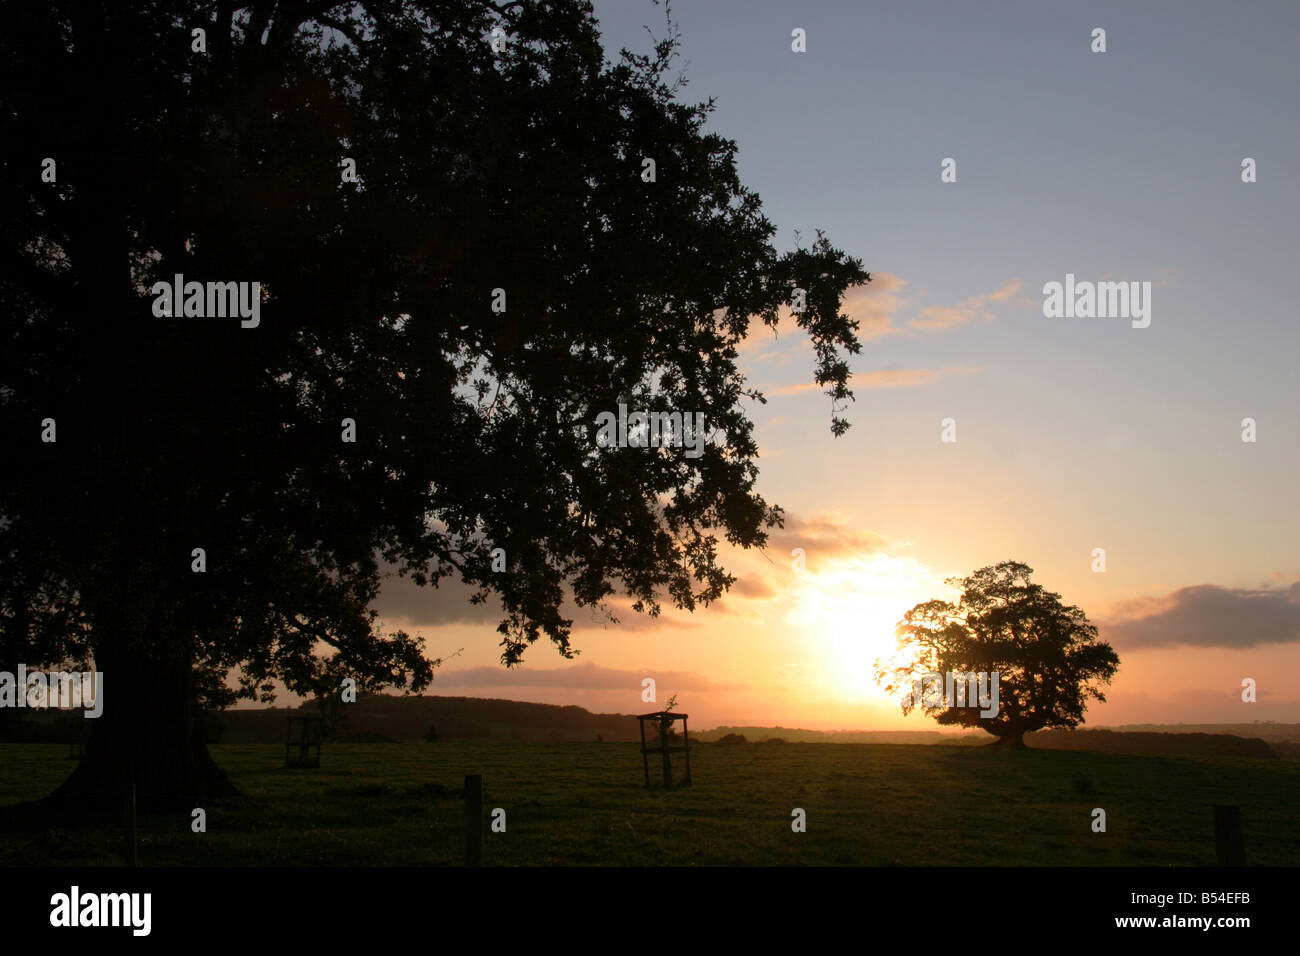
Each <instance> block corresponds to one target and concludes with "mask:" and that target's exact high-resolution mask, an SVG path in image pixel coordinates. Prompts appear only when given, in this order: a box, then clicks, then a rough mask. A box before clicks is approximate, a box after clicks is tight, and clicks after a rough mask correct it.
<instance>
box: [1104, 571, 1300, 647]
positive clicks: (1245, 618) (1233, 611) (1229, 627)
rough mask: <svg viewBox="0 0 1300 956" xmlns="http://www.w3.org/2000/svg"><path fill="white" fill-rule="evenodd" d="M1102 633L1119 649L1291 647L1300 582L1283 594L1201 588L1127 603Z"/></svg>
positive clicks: (1299, 620) (1298, 627)
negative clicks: (1280, 645)
mask: <svg viewBox="0 0 1300 956" xmlns="http://www.w3.org/2000/svg"><path fill="white" fill-rule="evenodd" d="M1100 629H1101V631H1102V634H1103V636H1104V637H1105V638H1106V639H1107V640H1108V641H1110V642H1111V643H1112V644H1114V645H1115V646H1116V647H1132V648H1139V647H1167V646H1172V645H1188V646H1193V647H1224V648H1244V647H1256V646H1258V645H1261V644H1289V643H1292V642H1297V641H1300V582H1298V583H1295V584H1292V585H1291V586H1290V587H1289V588H1286V589H1283V590H1269V589H1260V590H1251V589H1247V588H1223V587H1219V586H1217V585H1214V584H1200V585H1196V586H1194V587H1187V588H1180V589H1179V590H1177V591H1173V592H1171V593H1169V594H1167V595H1165V596H1164V597H1154V598H1137V599H1134V600H1131V601H1124V602H1121V603H1120V604H1118V605H1116V607H1115V609H1114V611H1113V616H1112V618H1111V619H1108V620H1107V621H1106V622H1105V623H1103V624H1101V625H1100Z"/></svg>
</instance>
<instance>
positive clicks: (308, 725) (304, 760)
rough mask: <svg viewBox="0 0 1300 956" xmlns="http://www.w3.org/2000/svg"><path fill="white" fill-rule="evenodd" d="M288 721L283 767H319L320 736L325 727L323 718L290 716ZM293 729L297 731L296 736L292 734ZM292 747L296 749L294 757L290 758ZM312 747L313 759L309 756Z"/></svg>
mask: <svg viewBox="0 0 1300 956" xmlns="http://www.w3.org/2000/svg"><path fill="white" fill-rule="evenodd" d="M288 721H289V725H288V736H287V737H286V738H285V741H284V765H285V766H286V767H319V766H320V745H321V736H322V734H323V732H324V725H325V720H324V718H322V717H313V716H294V715H292V714H291V715H289V717H288ZM295 727H297V729H298V733H297V736H295V735H294V732H293V731H294V728H295ZM294 747H297V748H298V755H297V756H296V757H294V756H292V752H293V748H294ZM313 747H314V748H316V755H315V756H314V757H313V756H312V754H311V750H312V748H313Z"/></svg>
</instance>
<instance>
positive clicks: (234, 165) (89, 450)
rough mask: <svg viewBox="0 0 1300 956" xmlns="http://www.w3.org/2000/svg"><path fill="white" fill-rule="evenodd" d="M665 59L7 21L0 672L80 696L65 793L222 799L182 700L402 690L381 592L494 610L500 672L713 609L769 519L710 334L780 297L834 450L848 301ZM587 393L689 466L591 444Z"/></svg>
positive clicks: (330, 26) (250, 31) (556, 17)
mask: <svg viewBox="0 0 1300 956" xmlns="http://www.w3.org/2000/svg"><path fill="white" fill-rule="evenodd" d="M197 28H203V29H204V30H205V31H206V48H205V49H204V50H201V51H199V50H196V49H194V44H195V42H196V41H193V40H192V38H191V31H192V30H195V29H197ZM494 30H497V31H499V39H500V38H503V39H504V42H493V38H492V34H493V31H494ZM676 47H677V38H676V36H675V34H672V33H671V32H670V35H669V36H668V37H666V38H665V39H663V40H661V41H659V42H657V44H656V45H655V47H654V50H653V52H652V53H649V54H634V53H625V54H624V55H623V56H622V57H621V58H619V59H618V60H617V61H616V62H613V63H611V62H610V61H609V60H607V59H606V57H605V55H604V51H603V48H602V45H601V42H600V35H599V31H598V25H597V23H596V20H595V17H594V13H593V11H592V7H591V4H590V3H588V2H586V0H519V2H510V3H494V2H487V0H457V2H449V0H423V2H421V0H414V2H407V0H402V2H399V0H359V2H341V3H331V2H329V0H324V2H317V3H306V2H301V3H298V2H295V3H289V2H285V3H256V4H251V5H250V4H238V3H212V2H209V0H158V2H153V3H147V4H137V3H118V2H109V0H75V2H74V0H49V2H42V3H25V4H17V5H11V6H10V7H6V11H5V16H4V19H3V29H0V141H3V142H4V144H5V148H4V150H3V155H2V156H0V174H2V178H3V181H4V184H5V185H4V188H3V190H0V217H2V218H3V222H4V224H5V228H4V230H3V238H2V239H0V440H2V441H3V445H2V447H3V448H4V451H5V456H6V458H5V468H4V475H3V479H2V481H0V565H3V569H4V570H8V569H10V568H12V567H15V566H17V567H19V568H21V569H23V573H22V574H20V575H18V576H16V577H14V578H12V579H8V580H6V581H4V582H3V583H2V584H0V602H2V603H3V607H2V608H0V617H3V618H4V626H3V633H4V638H5V642H6V646H5V649H4V657H5V658H6V659H11V658H12V659H17V660H24V661H26V662H27V663H29V664H35V663H38V660H37V658H42V657H45V656H48V657H51V658H57V657H64V656H68V657H81V656H88V655H93V657H94V660H95V663H96V666H97V667H98V668H99V669H101V670H103V671H104V672H105V674H106V677H107V681H106V688H107V689H106V707H105V712H104V716H103V717H102V718H101V719H99V720H97V721H95V727H94V731H93V737H92V739H91V741H90V744H89V746H88V748H87V753H86V758H85V760H83V761H82V762H81V764H80V765H79V766H78V767H77V769H76V771H75V772H74V773H73V775H72V776H71V777H70V778H69V780H68V781H67V782H66V783H65V784H64V785H63V786H62V787H61V788H60V794H61V795H63V796H67V797H71V798H81V797H85V796H97V795H105V794H119V793H120V792H121V787H122V785H123V783H124V781H125V780H127V779H128V778H131V779H134V780H135V781H136V783H137V785H138V788H139V792H140V793H141V795H142V802H144V803H147V802H148V799H151V798H146V797H145V796H144V795H152V794H169V795H172V797H171V798H170V799H171V800H173V801H174V802H175V803H176V804H177V805H179V806H182V807H186V806H192V805H193V804H192V802H191V801H192V800H193V799H194V798H195V797H199V796H202V795H205V794H206V795H214V794H218V795H219V794H221V793H227V792H230V791H231V789H232V788H231V787H230V785H229V782H228V780H227V779H226V777H225V776H224V774H222V773H221V771H220V769H219V768H218V767H217V766H216V764H215V763H214V762H213V761H212V759H211V757H210V756H209V754H208V751H207V749H206V747H205V746H204V745H203V742H202V740H201V738H200V737H199V735H198V734H197V732H196V726H195V721H194V718H193V711H192V708H193V707H194V705H195V703H196V702H197V703H215V704H224V703H228V702H230V700H232V699H233V698H234V697H236V696H239V697H244V698H250V699H261V700H268V699H270V698H271V696H272V693H273V690H274V688H275V686H276V684H277V682H278V683H281V684H283V685H284V686H287V687H288V688H289V689H290V690H292V691H294V692H296V693H299V694H302V695H304V696H316V695H318V694H320V693H332V692H334V690H335V689H336V688H337V686H338V677H339V675H340V674H347V675H349V676H352V677H353V678H355V679H356V681H357V690H358V692H360V691H367V692H372V691H375V690H378V689H380V688H384V687H398V688H401V689H403V690H407V691H419V690H421V689H423V688H424V687H426V686H427V685H428V684H429V682H430V681H431V679H432V674H433V668H434V665H436V663H437V661H430V660H428V659H427V658H426V657H425V656H424V653H423V648H422V643H421V641H420V640H418V639H417V638H415V637H413V636H411V635H408V634H406V633H404V632H402V631H391V632H384V631H381V630H380V629H379V626H378V623H377V619H376V615H375V613H374V609H373V602H374V599H375V598H376V596H377V594H378V593H379V590H380V585H381V581H382V578H383V576H384V574H385V573H386V572H387V571H388V570H389V569H395V570H396V571H397V573H401V574H405V575H409V576H410V578H411V579H412V580H413V581H414V582H415V583H416V584H418V585H428V584H436V583H437V582H439V581H440V580H443V579H445V578H448V577H453V578H458V579H459V580H460V581H461V582H463V583H465V584H466V585H468V586H469V587H470V589H471V592H472V593H473V595H474V598H473V599H474V600H475V601H478V602H481V601H484V600H486V599H487V598H488V597H489V596H490V595H493V594H494V595H495V596H496V597H497V598H499V600H500V602H501V604H502V606H503V616H502V619H501V623H500V625H499V627H498V631H499V633H500V635H501V646H502V660H503V662H504V663H505V664H507V665H513V664H515V663H518V662H519V661H520V660H521V658H522V656H523V653H524V651H525V649H526V648H527V647H529V646H530V645H531V644H533V643H534V642H536V641H537V640H539V639H540V638H542V637H545V638H547V639H548V640H549V641H551V642H552V643H553V644H554V646H555V648H556V649H557V650H558V651H559V653H560V654H561V655H562V656H564V657H566V658H567V657H571V656H572V655H573V651H572V649H571V647H570V627H571V623H572V622H571V621H570V620H569V619H567V618H566V617H564V616H563V614H562V613H561V609H562V606H563V603H564V602H565V601H566V600H567V599H570V598H572V599H573V600H575V601H576V603H577V604H578V605H580V606H603V605H604V602H605V600H606V599H607V598H608V597H610V596H611V595H614V594H618V593H624V594H626V595H627V596H628V597H629V598H630V599H631V601H632V607H633V608H634V609H635V610H636V611H637V612H647V613H650V614H656V613H658V611H659V609H660V601H661V600H671V601H672V602H673V604H675V605H676V606H678V607H681V608H684V609H687V610H694V609H695V608H696V607H697V606H700V605H703V604H708V603H709V602H711V601H714V600H716V599H717V598H718V597H720V596H721V595H722V594H723V593H724V592H725V591H726V590H727V589H728V588H729V587H730V585H731V584H732V583H733V582H734V577H733V576H732V575H730V574H729V573H727V571H726V570H725V569H724V568H723V567H721V566H720V565H719V563H718V548H717V545H718V543H719V540H722V539H725V540H726V541H727V542H728V543H729V544H731V545H735V546H740V547H752V546H761V545H763V544H764V543H765V541H766V538H767V532H766V529H768V528H771V527H775V526H779V525H780V524H781V521H782V513H781V510H780V509H779V508H777V507H774V506H772V505H769V504H768V503H767V502H766V501H765V500H764V499H763V498H762V497H761V496H759V495H758V494H757V493H756V492H755V490H754V488H755V482H756V480H757V477H758V469H757V454H758V448H757V444H756V442H755V440H754V435H753V423H752V421H751V420H750V418H749V410H748V407H747V403H748V402H758V401H762V396H761V395H760V394H758V393H757V392H755V391H754V390H753V388H752V387H751V386H749V385H748V384H747V383H746V381H745V378H744V376H743V374H742V373H741V372H740V371H739V369H738V368H737V358H738V355H739V352H738V346H739V345H740V343H741V342H742V341H743V340H744V339H745V338H746V337H747V336H748V335H750V334H751V331H754V330H758V329H762V330H764V331H769V330H770V329H771V328H774V327H775V326H776V325H777V324H778V322H779V320H780V318H781V314H782V312H784V311H788V310H790V309H791V308H792V307H793V305H794V304H795V303H796V302H800V303H802V308H800V309H799V311H797V312H796V313H795V314H794V316H793V321H794V322H795V324H797V326H798V327H799V328H800V329H802V330H804V331H805V332H806V333H807V334H808V336H809V338H810V341H811V344H812V349H813V353H814V357H815V368H814V369H813V377H814V379H815V381H816V382H817V383H818V384H819V385H821V386H823V387H824V388H825V390H826V392H827V394H828V396H829V398H830V400H831V415H830V428H831V430H832V432H834V433H835V434H840V433H842V432H843V430H844V429H845V428H847V427H848V425H847V422H845V421H844V420H843V419H842V417H841V416H840V411H841V410H842V407H843V403H844V402H845V400H847V399H849V398H851V397H852V393H851V392H849V390H848V388H847V386H846V383H847V380H848V375H849V367H848V363H847V358H848V356H849V355H850V354H856V353H858V352H859V351H860V345H859V342H858V338H857V334H856V332H857V328H858V325H857V323H856V322H855V321H853V320H851V319H850V318H849V317H848V316H846V315H844V314H843V313H842V312H841V311H840V304H841V302H842V299H843V296H844V294H845V292H846V291H847V290H848V289H849V288H850V287H852V286H854V285H857V284H860V283H863V282H865V281H867V280H868V279H869V276H868V275H867V273H866V272H865V271H864V270H863V268H862V263H861V262H860V261H859V260H857V259H854V258H851V257H849V256H847V255H845V254H844V253H843V252H841V251H839V250H838V249H836V248H834V247H833V246H832V245H831V244H830V242H829V241H827V240H826V239H825V237H823V236H821V235H820V234H819V235H818V238H817V240H816V241H815V242H814V243H812V244H811V246H809V247H803V246H801V245H800V246H799V247H798V248H796V249H794V250H791V251H786V252H779V251H778V250H777V249H776V248H775V247H774V246H773V244H772V237H773V235H774V233H775V229H774V227H773V226H772V224H771V223H770V222H769V221H768V220H767V218H766V217H765V216H764V215H763V213H762V209H761V203H760V201H759V197H758V196H757V195H756V194H755V193H754V192H753V191H751V190H749V189H747V188H746V187H745V186H744V185H743V184H742V183H741V181H740V177H739V174H738V171H737V163H736V152H737V150H736V145H735V143H733V142H731V141H729V140H727V139H725V138H723V137H722V136H719V135H717V134H716V133H714V132H711V131H707V130H706V129H705V125H706V122H707V120H708V116H709V113H710V111H711V104H710V103H702V104H695V105H692V104H687V103H682V102H680V101H679V100H678V98H677V93H678V91H679V84H678V83H677V82H675V80H674V78H673V76H672V73H671V69H672V62H673V60H674V57H675V53H676ZM47 158H49V159H53V160H54V161H55V166H54V167H53V168H52V173H51V175H46V173H50V172H51V168H50V167H49V166H48V164H46V163H45V160H46V159H47ZM647 159H651V160H653V161H654V163H655V167H654V175H653V176H649V175H647V173H648V172H649V169H650V167H649V166H647V164H646V163H645V162H644V161H645V160H647ZM353 164H355V173H356V175H355V176H350V175H349V174H350V172H351V170H352V167H353ZM177 275H181V276H183V278H184V281H187V282H212V283H214V284H215V283H217V282H236V281H239V282H248V283H250V284H251V282H252V281H254V280H256V281H257V282H259V283H260V286H259V289H260V297H259V298H258V299H257V301H258V302H259V303H260V319H259V324H258V325H257V327H255V328H252V327H249V328H244V327H241V325H242V322H241V321H240V319H239V318H233V319H232V318H226V319H221V318H194V317H182V315H181V311H180V310H181V304H180V303H177V304H176V306H175V311H174V312H173V313H171V314H164V313H163V312H159V311H157V308H158V302H157V301H156V300H155V292H154V287H155V284H156V283H163V284H166V283H170V282H172V280H173V278H174V277H175V276H177ZM796 289H799V290H802V291H801V292H800V293H799V294H796V292H795V290H796ZM200 298H202V296H200ZM189 304H190V301H189V296H188V295H187V296H186V308H187V310H188V306H189ZM619 403H626V404H627V405H628V408H629V409H631V410H639V409H647V410H652V411H659V412H663V413H669V412H672V411H677V412H678V413H679V414H680V413H687V414H689V413H692V412H698V413H703V414H705V415H706V426H707V432H708V436H709V439H710V440H709V441H708V442H707V443H706V444H705V445H704V447H703V450H702V454H701V455H700V456H699V457H687V456H686V455H684V454H681V453H675V454H674V453H660V452H657V451H654V450H651V449H646V448H638V447H635V446H632V447H599V446H598V444H597V443H596V441H595V435H596V419H597V416H598V415H600V413H602V412H607V411H615V410H617V408H618V405H619ZM47 419H49V420H52V421H53V422H54V423H55V426H56V427H57V441H53V442H49V441H42V440H41V437H42V434H43V432H44V431H45V429H46V426H45V425H44V424H43V423H44V422H45V421H46V420H47ZM345 420H346V421H347V422H349V423H350V424H348V425H346V426H345V424H344V423H345ZM345 436H346V437H345ZM629 444H630V443H629ZM194 549H203V553H204V557H202V558H200V556H197V555H195V552H194ZM201 563H202V564H203V565H205V566H202V567H201ZM200 568H201V569H200ZM503 568H504V569H505V570H503ZM55 622H57V623H60V624H64V625H66V627H60V628H58V629H51V628H50V627H46V625H47V624H50V623H55ZM51 635H54V636H53V637H51ZM228 675H229V676H230V677H231V678H232V679H233V678H237V679H238V686H237V688H236V689H234V690H232V689H230V688H229V687H228V686H227V677H228ZM101 802H102V801H101ZM104 805H105V806H107V805H110V804H109V803H104Z"/></svg>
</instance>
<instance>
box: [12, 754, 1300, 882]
mask: <svg viewBox="0 0 1300 956" xmlns="http://www.w3.org/2000/svg"><path fill="white" fill-rule="evenodd" d="M211 749H212V753H213V755H214V757H215V759H216V760H217V762H218V763H219V764H221V766H222V767H224V768H225V769H226V770H227V772H228V773H229V774H230V775H231V777H232V779H233V780H234V782H235V784H236V785H237V786H238V787H239V788H240V789H241V790H242V791H243V792H244V794H245V795H246V799H244V800H238V801H233V802H229V803H226V804H224V805H213V806H210V807H206V808H205V810H206V811H207V832H206V833H194V832H191V828H190V817H189V816H188V815H186V816H183V817H181V816H156V815H148V816H142V817H141V818H140V822H139V831H140V840H139V856H140V864H141V865H142V866H176V865H179V866H283V865H291V866H293V865H303V866H367V865H415V866H448V865H461V863H462V862H463V853H464V802H463V798H462V792H461V791H462V788H463V785H464V777H465V775H466V774H468V773H481V774H483V776H484V792H485V797H484V810H485V817H487V818H489V820H490V816H491V814H492V811H493V809H494V808H498V807H499V808H502V809H504V810H505V825H506V831H505V832H504V833H494V832H491V830H490V828H488V827H486V826H485V829H486V830H487V832H486V833H485V837H484V841H485V851H484V854H485V862H486V864H487V865H497V866H533V865H565V864H567V865H609V866H662V865H672V866H691V865H701V866H718V865H743V866H754V865H780V866H825V865H832V866H833V865H902V866H936V865H938V866H971V865H975V866H980V865H993V866H1001V865H1005V866H1055V865H1082V866H1094V865H1095V866H1158V865H1170V866H1204V865H1213V864H1214V862H1215V857H1214V842H1213V822H1212V807H1213V805H1214V804H1216V803H1235V804H1238V805H1240V806H1241V808H1242V816H1243V819H1244V821H1245V835H1246V854H1247V861H1248V863H1249V864H1251V865H1266V866H1279V865H1296V864H1297V863H1300V823H1298V820H1300V813H1297V809H1296V802H1295V795H1296V794H1297V793H1300V762H1296V761H1283V760H1255V759H1247V758H1227V757H1204V758H1191V757H1155V756H1133V755H1127V754H1105V753H1093V752H1080V751H1063V750H1030V751H1025V752H1018V753H1008V752H1006V751H1002V750H998V749H989V748H983V747H951V746H905V745H883V744H882V745H873V744H796V743H787V744H746V745H736V746H728V745H721V744H700V745H697V746H696V747H695V748H693V751H692V771H693V783H692V785H691V786H687V787H679V788H675V789H673V790H671V791H665V790H663V789H662V788H646V787H645V786H644V785H643V783H644V777H643V772H642V765H641V755H640V751H639V746H638V745H637V744H623V743H556V744H542V743H537V744H519V743H500V742H490V743H489V742H462V741H457V742H449V743H436V744H422V743H403V744H334V745H329V744H327V745H326V746H325V748H324V752H323V755H322V761H321V765H320V767H318V768H314V769H286V768H285V767H284V766H283V763H284V750H283V747H278V746H274V745H257V746H239V745H220V744H218V745H214V746H213V747H212V748H211ZM652 759H653V758H652ZM73 766H74V764H73V761H72V760H70V759H69V758H68V751H67V748H66V746H57V745H49V746H46V745H34V744H3V745H0V768H3V771H2V772H0V805H5V804H11V803H16V802H19V801H22V800H30V799H34V798H37V797H40V796H42V795H44V794H46V793H49V792H50V791H51V790H52V789H53V788H54V787H56V786H57V785H58V784H59V782H60V781H61V780H62V779H63V778H64V777H66V776H67V774H69V773H70V772H71V770H72V768H73ZM1097 807H1100V808H1102V809H1104V810H1105V811H1106V832H1105V833H1096V832H1093V829H1092V822H1093V809H1094V808H1097ZM795 808H801V809H803V810H804V811H805V812H806V817H807V831H806V832H803V833H796V832H793V831H792V829H791V821H792V819H793V817H792V811H793V810H794V809H795ZM486 822H488V821H485V823H486ZM122 845H123V841H122V831H121V829H120V828H116V827H106V826H105V827H82V826H78V825H77V824H76V823H75V821H71V820H69V821H68V822H67V823H66V824H64V825H59V826H50V827H48V828H44V829H41V830H39V831H32V832H26V833H17V834H15V833H8V834H5V837H4V840H3V841H0V864H3V865H5V866H22V865H38V864H39V865H72V866H95V865H120V864H121V862H122V859H123V854H122Z"/></svg>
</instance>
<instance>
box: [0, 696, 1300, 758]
mask: <svg viewBox="0 0 1300 956" xmlns="http://www.w3.org/2000/svg"><path fill="white" fill-rule="evenodd" d="M313 713H317V708H316V705H315V704H314V703H306V704H303V705H302V706H301V707H297V708H287V707H286V708H272V709H256V710H254V709H249V710H227V711H223V712H219V713H218V712H208V713H206V714H204V715H203V720H202V725H203V727H204V730H205V735H206V736H207V738H208V740H209V742H212V743H233V744H255V743H283V742H284V739H285V731H286V718H287V717H288V716H289V715H290V714H294V715H303V714H313ZM339 713H340V714H341V717H342V719H341V722H340V723H339V724H338V725H337V726H336V727H334V728H333V730H334V732H333V735H332V737H331V739H333V740H335V741H339V742H354V743H385V742H393V743H397V742H402V741H429V742H433V743H436V742H439V741H452V740H500V741H507V742H508V741H518V742H521V743H562V742H568V741H589V742H594V741H598V740H599V741H605V742H611V743H612V742H625V741H635V740H639V739H640V728H639V726H638V724H637V720H636V717H635V716H634V715H631V714H596V713H592V712H591V711H588V710H586V709H584V708H582V707H577V706H560V705H557V704H534V703H528V702H524V701H516V700H494V699H486V698H481V697H396V696H390V695H386V694H380V695H372V696H362V697H360V698H358V700H357V702H356V703H354V704H347V705H344V706H343V707H342V708H340V711H339ZM0 718H3V719H0V739H5V740H11V741H31V742H46V743H55V742H59V743H62V742H67V741H68V740H72V739H84V738H85V737H86V736H88V735H89V731H90V729H91V726H90V725H91V723H92V722H91V721H89V720H86V719H85V718H84V717H82V715H81V714H80V712H77V713H60V712H57V711H36V710H24V711H10V712H9V713H7V714H0ZM1261 738H1263V739H1261ZM691 739H692V741H693V742H697V743H700V744H713V743H717V742H723V743H726V744H746V743H763V742H768V741H770V742H773V743H776V742H781V743H833V744H912V745H953V746H979V745H982V744H988V743H990V742H992V739H993V738H992V737H990V736H989V735H988V734H985V733H983V732H980V731H968V732H965V733H943V732H940V731H938V730H915V731H911V730H903V731H883V730H881V731H860V730H855V731H824V730H804V729H801V728H797V727H730V726H724V727H715V728H712V729H710V730H698V729H692V730H691ZM1025 742H1026V743H1027V744H1028V745H1029V746H1030V747H1038V748H1044V749H1057V750H1095V751H1103V752H1111V753H1134V754H1184V755H1191V754H1196V755H1202V756H1239V757H1256V758H1269V757H1284V758H1288V759H1297V758H1300V724H1274V723H1263V724H1229V725H1223V724H1219V725H1215V724H1186V725H1183V724H1178V725H1163V726H1162V725H1153V724H1145V725H1132V726H1125V727H1118V728H1100V729H1096V730H1052V731H1039V732H1038V733H1035V734H1029V735H1027V736H1026V738H1025Z"/></svg>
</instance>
